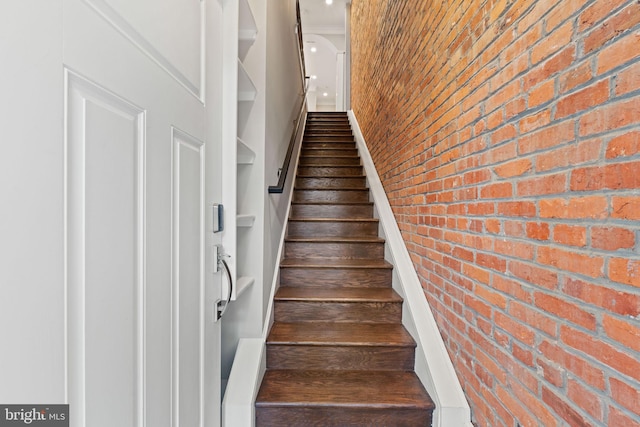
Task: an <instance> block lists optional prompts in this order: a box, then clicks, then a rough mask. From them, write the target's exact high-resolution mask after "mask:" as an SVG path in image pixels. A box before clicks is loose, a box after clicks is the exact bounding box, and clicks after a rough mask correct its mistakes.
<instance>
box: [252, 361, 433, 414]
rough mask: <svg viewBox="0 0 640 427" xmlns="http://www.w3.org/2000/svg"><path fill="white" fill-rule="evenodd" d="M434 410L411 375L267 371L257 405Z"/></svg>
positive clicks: (418, 383) (364, 372) (424, 392)
mask: <svg viewBox="0 0 640 427" xmlns="http://www.w3.org/2000/svg"><path fill="white" fill-rule="evenodd" d="M270 405H274V406H298V405H305V406H324V407H336V406H337V407H352V406H353V405H363V406H367V407H371V408H398V407H410V408H422V409H429V410H430V409H433V408H435V404H434V403H433V401H432V400H431V398H430V397H429V395H428V394H427V392H426V391H425V389H424V387H423V386H422V384H421V383H420V380H419V379H418V377H417V376H416V375H415V374H414V373H413V372H389V371H335V372H334V371H299V370H275V369H274V370H267V372H266V373H265V376H264V379H263V381H262V387H261V388H260V391H259V392H258V396H257V399H256V406H257V407H261V406H270Z"/></svg>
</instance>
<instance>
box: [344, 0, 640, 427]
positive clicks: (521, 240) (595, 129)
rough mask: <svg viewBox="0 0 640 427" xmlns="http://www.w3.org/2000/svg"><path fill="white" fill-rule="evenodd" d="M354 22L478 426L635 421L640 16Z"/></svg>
mask: <svg viewBox="0 0 640 427" xmlns="http://www.w3.org/2000/svg"><path fill="white" fill-rule="evenodd" d="M351 20H352V21H351V22H352V30H351V47H352V53H351V54H352V91H351V102H352V107H353V110H354V112H355V114H356V116H357V117H358V120H359V122H360V125H361V128H362V131H363V134H364V136H365V138H366V140H367V142H368V144H369V150H370V152H371V155H372V157H373V160H374V162H375V164H376V167H377V169H378V172H379V175H380V178H381V180H382V183H383V185H384V187H385V190H386V192H387V195H388V197H389V200H390V203H391V205H392V208H393V210H394V214H395V216H396V219H397V221H398V223H399V226H400V230H401V231H402V234H403V237H404V239H405V242H406V245H407V247H408V249H409V252H410V254H411V256H412V258H413V262H414V265H415V267H416V269H417V271H418V275H419V277H420V280H421V282H422V286H423V289H424V291H425V295H426V298H427V300H428V301H429V304H430V305H431V307H432V310H433V312H434V315H435V317H436V320H437V322H438V324H439V328H440V332H441V334H442V335H443V338H444V340H445V343H446V345H447V348H448V351H449V354H450V357H451V358H452V360H453V363H454V366H455V369H456V371H457V374H458V376H459V378H460V380H461V383H462V384H463V388H464V390H465V394H466V396H467V399H468V400H469V403H470V406H471V408H472V411H473V418H474V421H475V422H476V423H477V424H478V425H480V426H501V425H504V426H514V425H523V426H524V425H534V426H535V425H544V426H553V425H561V424H563V423H568V424H569V425H608V426H637V425H640V344H639V343H640V317H639V316H640V245H639V244H638V238H639V237H640V222H639V221H638V220H640V50H639V49H638V47H637V46H640V3H639V2H637V1H633V2H631V1H622V0H615V1H603V0H598V1H594V0H572V1H559V0H545V1H534V0H515V1H507V0H497V1H483V0H470V1H467V0H465V1H462V0H445V1H442V2H424V1H418V0H406V1H403V2H395V1H390V0H378V1H375V2H371V1H369V0H353V1H352V16H351Z"/></svg>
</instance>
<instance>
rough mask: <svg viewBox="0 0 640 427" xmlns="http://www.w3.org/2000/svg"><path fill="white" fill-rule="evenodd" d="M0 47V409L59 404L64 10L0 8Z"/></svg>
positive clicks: (43, 5)
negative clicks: (5, 405)
mask: <svg viewBox="0 0 640 427" xmlns="http://www.w3.org/2000/svg"><path fill="white" fill-rule="evenodd" d="M0 40H2V43H0V58H2V65H3V66H2V69H1V71H0V93H2V102H1V103H0V123H1V124H2V147H3V150H2V156H0V194H1V195H2V208H1V209H0V236H2V238H1V239H0V265H1V266H2V267H1V268H0V325H1V326H0V335H1V336H2V338H1V341H0V342H1V344H0V402H2V403H16V404H17V403H31V402H34V403H45V402H46V403H63V402H64V401H65V390H64V383H65V381H64V378H65V372H64V349H65V342H64V327H65V325H64V297H65V295H64V285H63V284H64V278H63V274H64V272H63V265H64V262H63V258H62V254H63V247H64V246H63V231H62V224H63V200H64V199H63V188H64V182H63V177H64V174H63V158H64V153H63V101H62V98H63V94H64V90H63V81H64V79H63V69H62V67H61V64H62V2H61V1H60V0H36V1H29V2H23V1H12V2H3V3H2V6H1V7H0ZM34 319H47V320H46V321H44V322H35V321H34Z"/></svg>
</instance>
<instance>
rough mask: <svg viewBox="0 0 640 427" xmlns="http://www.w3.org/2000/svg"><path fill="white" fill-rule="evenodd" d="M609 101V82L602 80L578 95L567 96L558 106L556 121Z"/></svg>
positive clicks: (580, 91)
mask: <svg viewBox="0 0 640 427" xmlns="http://www.w3.org/2000/svg"><path fill="white" fill-rule="evenodd" d="M607 99H609V80H601V81H599V82H598V83H595V84H593V85H591V86H588V87H586V88H584V89H582V90H579V91H578V92H576V93H573V94H571V95H568V96H565V97H564V98H562V99H561V100H560V101H558V104H557V105H556V115H555V118H556V119H561V118H563V117H566V116H570V115H572V114H575V113H577V112H579V111H583V110H586V109H589V108H593V107H594V106H596V105H599V104H602V103H603V102H605V101H606V100H607Z"/></svg>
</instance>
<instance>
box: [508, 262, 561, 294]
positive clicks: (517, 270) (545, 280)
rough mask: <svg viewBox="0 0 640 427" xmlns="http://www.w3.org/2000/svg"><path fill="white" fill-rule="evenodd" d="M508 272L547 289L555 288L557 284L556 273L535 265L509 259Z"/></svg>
mask: <svg viewBox="0 0 640 427" xmlns="http://www.w3.org/2000/svg"><path fill="white" fill-rule="evenodd" d="M509 273H511V274H513V275H514V276H516V277H518V278H520V279H522V280H525V281H527V282H528V283H531V284H533V285H538V286H542V287H544V288H547V289H556V287H557V286H558V275H557V274H556V273H554V272H552V271H550V270H547V269H544V268H540V267H538V266H536V265H532V264H525V263H522V262H518V261H509Z"/></svg>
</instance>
